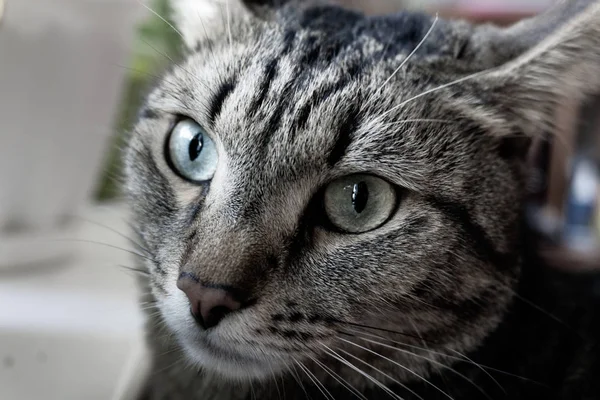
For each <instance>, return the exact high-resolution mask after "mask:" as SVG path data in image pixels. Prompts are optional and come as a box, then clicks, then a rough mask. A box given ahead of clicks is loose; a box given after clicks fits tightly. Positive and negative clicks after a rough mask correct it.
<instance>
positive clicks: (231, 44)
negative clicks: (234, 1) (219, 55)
mask: <svg viewBox="0 0 600 400" xmlns="http://www.w3.org/2000/svg"><path fill="white" fill-rule="evenodd" d="M225 13H226V14H227V34H228V35H229V47H230V48H231V51H232V53H233V37H232V35H231V10H230V9H229V0H225Z"/></svg>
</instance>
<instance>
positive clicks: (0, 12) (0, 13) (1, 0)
mask: <svg viewBox="0 0 600 400" xmlns="http://www.w3.org/2000/svg"><path fill="white" fill-rule="evenodd" d="M3 15H4V0H0V22H1V21H2V16H3Z"/></svg>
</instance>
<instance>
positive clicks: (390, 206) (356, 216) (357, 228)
mask: <svg viewBox="0 0 600 400" xmlns="http://www.w3.org/2000/svg"><path fill="white" fill-rule="evenodd" d="M396 196H397V195H396V189H395V188H394V187H393V186H392V185H391V184H389V183H388V182H386V181H385V180H383V179H381V178H378V177H376V176H373V175H363V174H356V175H350V176H346V177H343V178H340V179H338V180H336V181H333V182H331V183H330V184H329V185H328V186H327V188H326V189H325V196H324V206H325V213H326V214H327V217H328V218H329V220H330V221H331V223H332V224H333V225H335V227H336V228H338V229H339V230H341V231H343V232H348V233H362V232H367V231H370V230H373V229H376V228H378V227H380V226H381V225H383V224H384V223H385V222H386V221H387V220H388V219H389V218H390V217H391V215H392V213H393V212H394V210H395V209H396V202H397V198H396Z"/></svg>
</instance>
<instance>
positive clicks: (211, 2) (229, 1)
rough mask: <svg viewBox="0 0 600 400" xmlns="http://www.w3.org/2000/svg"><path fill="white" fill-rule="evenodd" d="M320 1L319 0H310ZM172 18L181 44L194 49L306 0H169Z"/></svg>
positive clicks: (306, 0)
mask: <svg viewBox="0 0 600 400" xmlns="http://www.w3.org/2000/svg"><path fill="white" fill-rule="evenodd" d="M315 1H322V0H314V1H313V2H315ZM170 2H171V7H172V9H173V20H174V21H175V24H176V25H177V29H178V30H179V31H180V32H181V34H182V36H183V39H184V41H185V44H186V46H187V47H189V48H195V47H196V46H197V45H198V44H199V43H202V41H204V40H206V38H207V36H209V35H210V36H211V37H215V36H218V35H223V34H228V30H229V29H231V28H232V27H233V29H235V28H236V27H239V25H240V24H244V23H247V22H248V21H251V20H253V19H254V20H256V19H259V20H267V19H270V18H271V17H272V16H273V14H274V13H275V12H276V11H277V10H278V9H280V8H282V7H284V6H285V5H287V4H289V3H301V4H304V3H307V2H308V0H170Z"/></svg>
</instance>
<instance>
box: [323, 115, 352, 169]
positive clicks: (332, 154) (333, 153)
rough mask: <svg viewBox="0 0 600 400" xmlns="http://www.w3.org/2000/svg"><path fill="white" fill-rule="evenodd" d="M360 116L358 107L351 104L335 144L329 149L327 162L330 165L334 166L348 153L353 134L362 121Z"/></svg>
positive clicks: (338, 131) (340, 126)
mask: <svg viewBox="0 0 600 400" xmlns="http://www.w3.org/2000/svg"><path fill="white" fill-rule="evenodd" d="M359 118H360V117H359V115H358V107H356V106H355V105H351V106H350V107H349V108H348V110H347V111H346V114H345V116H344V117H343V120H342V122H341V124H340V125H339V127H338V129H337V132H336V138H335V144H334V146H333V148H332V149H331V150H330V151H329V156H328V157H327V164H329V165H330V166H334V165H335V164H336V163H337V162H338V161H340V160H341V159H342V157H343V156H344V155H345V154H346V150H347V149H348V146H350V143H351V142H352V134H353V133H354V132H356V129H357V128H358V125H359V123H360V121H359Z"/></svg>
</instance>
